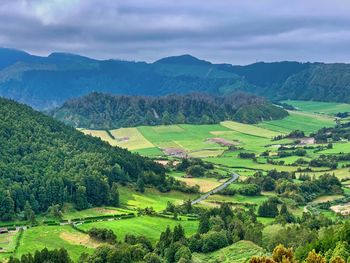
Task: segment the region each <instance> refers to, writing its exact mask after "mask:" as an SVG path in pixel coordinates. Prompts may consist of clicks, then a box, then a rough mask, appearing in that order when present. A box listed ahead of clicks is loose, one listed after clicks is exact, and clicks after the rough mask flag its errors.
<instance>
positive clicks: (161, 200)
mask: <svg viewBox="0 0 350 263" xmlns="http://www.w3.org/2000/svg"><path fill="white" fill-rule="evenodd" d="M119 193H120V203H121V205H122V206H124V207H127V208H129V209H136V208H146V207H153V209H154V210H155V211H162V210H164V209H165V208H166V206H167V203H168V202H172V203H174V204H176V205H181V204H182V203H183V202H184V201H185V200H188V199H191V200H192V199H194V198H196V197H197V195H193V194H185V193H181V192H177V191H171V192H167V193H161V192H159V191H158V190H156V189H153V188H146V189H145V192H144V193H140V192H137V191H135V190H134V189H132V188H130V187H119Z"/></svg>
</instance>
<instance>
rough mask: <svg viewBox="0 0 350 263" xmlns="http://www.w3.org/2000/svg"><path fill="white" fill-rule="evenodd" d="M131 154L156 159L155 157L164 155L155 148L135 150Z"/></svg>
mask: <svg viewBox="0 0 350 263" xmlns="http://www.w3.org/2000/svg"><path fill="white" fill-rule="evenodd" d="M132 152H134V153H138V154H140V155H143V156H149V157H157V156H162V155H164V153H163V152H162V151H161V150H160V149H159V148H157V147H152V148H144V149H137V150H132Z"/></svg>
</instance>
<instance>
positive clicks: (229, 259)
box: [192, 241, 266, 263]
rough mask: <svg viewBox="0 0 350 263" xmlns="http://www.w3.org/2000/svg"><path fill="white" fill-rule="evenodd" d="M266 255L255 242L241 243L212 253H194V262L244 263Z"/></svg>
mask: <svg viewBox="0 0 350 263" xmlns="http://www.w3.org/2000/svg"><path fill="white" fill-rule="evenodd" d="M265 253H266V252H265V251H264V249H263V248H261V247H259V246H257V245H256V244H254V243H253V242H250V241H239V242H237V243H234V244H233V245H231V246H228V247H225V248H222V249H220V250H218V251H215V252H212V253H207V254H203V253H194V254H193V259H192V260H193V263H207V262H222V263H242V262H246V261H247V260H249V259H250V258H251V257H252V256H261V255H264V254H265Z"/></svg>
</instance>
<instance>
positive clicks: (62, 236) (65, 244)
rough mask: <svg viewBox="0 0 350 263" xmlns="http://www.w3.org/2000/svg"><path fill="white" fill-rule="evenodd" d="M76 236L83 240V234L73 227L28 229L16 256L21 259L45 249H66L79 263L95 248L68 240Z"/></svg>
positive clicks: (24, 233)
mask: <svg viewBox="0 0 350 263" xmlns="http://www.w3.org/2000/svg"><path fill="white" fill-rule="evenodd" d="M76 235H79V237H80V238H81V235H82V234H81V233H80V232H78V231H76V230H74V229H73V228H72V227H71V226H38V227H33V228H30V229H27V230H25V231H24V232H23V237H22V239H21V241H20V245H19V247H18V249H17V252H16V254H15V256H17V257H20V256H21V255H23V254H26V253H33V252H34V251H35V250H41V249H43V248H48V249H56V248H58V249H59V248H65V249H67V250H68V252H69V255H70V256H71V257H72V258H73V260H74V261H77V259H78V258H79V256H80V255H81V254H82V253H83V252H87V253H92V252H93V247H91V246H88V244H85V243H83V242H82V243H78V242H75V241H72V240H69V239H68V240H67V236H76ZM84 236H85V235H84Z"/></svg>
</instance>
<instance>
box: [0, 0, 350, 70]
mask: <svg viewBox="0 0 350 263" xmlns="http://www.w3.org/2000/svg"><path fill="white" fill-rule="evenodd" d="M0 46H1V47H9V48H16V49H21V50H25V51H27V52H30V53H32V54H36V55H48V54H50V53H51V52H56V51H59V52H70V53H77V54H81V55H85V56H89V57H93V58H97V59H108V58H113V59H124V60H132V61H148V62H152V61H154V60H157V59H159V58H162V57H167V56H173V55H180V54H191V55H193V56H196V57H199V58H202V59H205V60H209V61H211V62H215V63H231V64H249V63H254V62H257V61H283V60H293V61H302V62H305V61H312V62H313V61H319V62H350V52H349V47H350V0H176V1H170V0H143V1H142V0H0Z"/></svg>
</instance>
